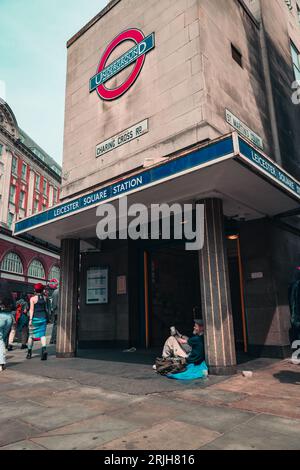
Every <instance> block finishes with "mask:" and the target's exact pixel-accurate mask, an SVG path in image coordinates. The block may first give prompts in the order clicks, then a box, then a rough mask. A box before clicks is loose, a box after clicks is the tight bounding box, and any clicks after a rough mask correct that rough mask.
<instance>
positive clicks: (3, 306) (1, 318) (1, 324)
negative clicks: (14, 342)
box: [0, 292, 14, 372]
mask: <svg viewBox="0 0 300 470" xmlns="http://www.w3.org/2000/svg"><path fill="white" fill-rule="evenodd" d="M13 313H14V301H13V298H12V296H11V295H10V294H8V293H4V292H0V372H3V371H4V370H5V366H6V340H7V336H8V335H9V332H10V329H11V326H12V323H13Z"/></svg>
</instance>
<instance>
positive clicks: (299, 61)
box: [291, 42, 300, 81]
mask: <svg viewBox="0 0 300 470" xmlns="http://www.w3.org/2000/svg"><path fill="white" fill-rule="evenodd" d="M291 52H292V58H293V67H294V75H295V79H296V80H299V81H300V52H299V51H298V49H297V47H296V46H295V44H294V43H293V42H291Z"/></svg>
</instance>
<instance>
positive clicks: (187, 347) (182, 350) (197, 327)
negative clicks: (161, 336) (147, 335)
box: [162, 319, 205, 365]
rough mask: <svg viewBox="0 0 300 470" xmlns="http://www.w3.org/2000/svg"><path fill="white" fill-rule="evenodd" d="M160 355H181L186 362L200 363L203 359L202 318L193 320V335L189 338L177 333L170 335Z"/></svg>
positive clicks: (165, 356) (164, 356) (166, 356)
mask: <svg viewBox="0 0 300 470" xmlns="http://www.w3.org/2000/svg"><path fill="white" fill-rule="evenodd" d="M162 357H163V358H165V359H166V358H169V357H181V358H184V359H185V360H186V363H187V364H196V365H199V364H202V362H203V361H205V348H204V324H203V320H198V319H197V320H194V329H193V336H191V337H190V338H187V337H183V336H180V335H178V334H175V335H172V336H170V338H168V339H167V341H166V343H165V345H164V349H163V354H162Z"/></svg>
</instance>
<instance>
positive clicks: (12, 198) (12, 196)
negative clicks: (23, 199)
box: [9, 185, 16, 204]
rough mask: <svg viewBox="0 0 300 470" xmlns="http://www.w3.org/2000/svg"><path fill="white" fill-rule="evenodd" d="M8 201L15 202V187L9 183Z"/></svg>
mask: <svg viewBox="0 0 300 470" xmlns="http://www.w3.org/2000/svg"><path fill="white" fill-rule="evenodd" d="M9 202H10V203H11V204H15V202H16V187H15V186H13V185H11V186H10V190H9Z"/></svg>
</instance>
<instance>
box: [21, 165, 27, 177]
mask: <svg viewBox="0 0 300 470" xmlns="http://www.w3.org/2000/svg"><path fill="white" fill-rule="evenodd" d="M26 174H27V165H26V163H23V164H22V180H24V181H26Z"/></svg>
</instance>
